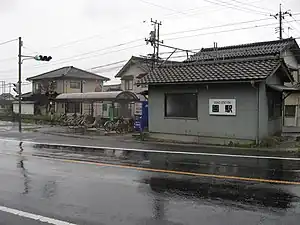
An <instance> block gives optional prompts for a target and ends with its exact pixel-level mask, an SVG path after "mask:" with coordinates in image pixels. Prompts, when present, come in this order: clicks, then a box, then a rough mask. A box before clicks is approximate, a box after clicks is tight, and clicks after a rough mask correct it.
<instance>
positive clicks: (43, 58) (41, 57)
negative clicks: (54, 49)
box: [34, 55, 52, 62]
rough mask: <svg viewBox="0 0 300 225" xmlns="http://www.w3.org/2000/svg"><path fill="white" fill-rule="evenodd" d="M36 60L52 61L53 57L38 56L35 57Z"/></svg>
mask: <svg viewBox="0 0 300 225" xmlns="http://www.w3.org/2000/svg"><path fill="white" fill-rule="evenodd" d="M34 59H35V60H37V61H48V62H49V61H50V60H51V59H52V57H51V56H45V55H36V56H34Z"/></svg>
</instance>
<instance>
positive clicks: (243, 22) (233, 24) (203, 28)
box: [162, 18, 272, 36]
mask: <svg viewBox="0 0 300 225" xmlns="http://www.w3.org/2000/svg"><path fill="white" fill-rule="evenodd" d="M271 19H272V18H263V19H257V20H248V21H242V22H238V23H227V24H222V25H217V26H211V27H202V28H198V29H191V30H183V31H176V32H171V33H166V34H162V35H163V36H169V35H173V34H179V33H189V32H194V31H199V30H206V29H214V28H220V27H228V26H235V25H240V24H247V23H254V22H259V21H265V20H271Z"/></svg>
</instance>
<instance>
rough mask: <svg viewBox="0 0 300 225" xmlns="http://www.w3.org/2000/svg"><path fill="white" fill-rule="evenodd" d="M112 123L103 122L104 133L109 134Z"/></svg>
mask: <svg viewBox="0 0 300 225" xmlns="http://www.w3.org/2000/svg"><path fill="white" fill-rule="evenodd" d="M113 126H114V125H113V122H112V121H106V122H105V124H104V130H105V131H106V132H110V131H112V129H113Z"/></svg>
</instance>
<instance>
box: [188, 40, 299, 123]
mask: <svg viewBox="0 0 300 225" xmlns="http://www.w3.org/2000/svg"><path fill="white" fill-rule="evenodd" d="M274 55H279V56H280V57H281V58H282V59H283V60H284V62H285V64H286V65H287V67H288V68H289V70H290V71H291V72H292V74H293V77H294V83H293V84H292V85H294V84H298V83H299V82H300V80H299V77H300V49H299V45H298V44H297V42H296V40H295V39H293V38H288V39H282V40H275V41H265V42H255V43H249V44H242V45H233V46H225V47H217V46H215V47H214V48H203V49H201V50H200V51H199V52H198V53H197V54H195V55H193V56H191V57H190V58H189V59H188V60H187V61H189V62H208V61H215V60H228V59H240V58H249V57H257V56H274ZM287 85H288V84H287ZM290 85H291V84H290ZM284 115H285V116H284V119H283V124H284V126H300V94H298V93H292V94H290V95H289V96H285V107H284Z"/></svg>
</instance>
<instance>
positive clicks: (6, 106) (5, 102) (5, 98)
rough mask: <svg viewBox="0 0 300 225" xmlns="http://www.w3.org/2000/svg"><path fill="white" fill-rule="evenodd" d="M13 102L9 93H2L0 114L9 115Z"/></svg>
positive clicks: (12, 97) (0, 96)
mask: <svg viewBox="0 0 300 225" xmlns="http://www.w3.org/2000/svg"><path fill="white" fill-rule="evenodd" d="M14 100H15V98H14V96H13V95H12V94H11V93H2V94H1V95H0V113H11V112H12V107H13V101H14Z"/></svg>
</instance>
